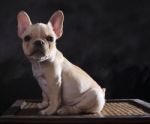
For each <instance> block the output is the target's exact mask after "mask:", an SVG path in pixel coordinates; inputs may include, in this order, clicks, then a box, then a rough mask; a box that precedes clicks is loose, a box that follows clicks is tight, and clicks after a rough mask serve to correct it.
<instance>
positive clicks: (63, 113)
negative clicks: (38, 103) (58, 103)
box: [57, 108, 67, 115]
mask: <svg viewBox="0 0 150 124" xmlns="http://www.w3.org/2000/svg"><path fill="white" fill-rule="evenodd" d="M66 113H67V112H66V109H63V108H60V109H58V110H57V114H58V115H65V114H66Z"/></svg>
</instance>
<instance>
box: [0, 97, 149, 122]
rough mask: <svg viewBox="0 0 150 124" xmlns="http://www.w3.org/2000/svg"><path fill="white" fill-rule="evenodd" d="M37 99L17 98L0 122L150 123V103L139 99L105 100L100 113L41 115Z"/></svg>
mask: <svg viewBox="0 0 150 124" xmlns="http://www.w3.org/2000/svg"><path fill="white" fill-rule="evenodd" d="M37 102H39V101H38V100H18V101H16V102H15V103H14V104H13V105H12V106H11V107H10V108H9V109H8V110H7V111H6V112H5V113H4V114H3V115H2V116H1V118H0V123H11V124H12V123H42V124H44V123H57V124H58V123H60V124H61V123H65V124H67V123H78V124H81V123H87V124H88V123H100V124H113V123H123V124H124V123H131V124H141V123H147V124H150V104H149V103H147V102H144V101H142V100H139V99H122V100H107V102H106V105H105V107H104V109H103V111H102V112H101V115H93V114H88V115H84V114H82V115H74V116H73V115H71V116H58V115H53V116H42V115H40V114H39V109H37Z"/></svg>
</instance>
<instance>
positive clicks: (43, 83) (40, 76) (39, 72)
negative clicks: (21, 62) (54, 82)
mask: <svg viewBox="0 0 150 124" xmlns="http://www.w3.org/2000/svg"><path fill="white" fill-rule="evenodd" d="M32 72H33V76H34V77H35V78H36V79H37V81H38V83H39V86H40V87H41V88H42V90H44V91H45V92H47V80H46V78H45V76H44V72H43V69H42V68H41V66H40V64H38V63H34V64H32Z"/></svg>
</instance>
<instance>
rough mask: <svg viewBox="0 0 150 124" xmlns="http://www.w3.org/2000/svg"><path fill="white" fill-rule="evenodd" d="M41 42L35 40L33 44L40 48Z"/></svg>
mask: <svg viewBox="0 0 150 124" xmlns="http://www.w3.org/2000/svg"><path fill="white" fill-rule="evenodd" d="M43 44H44V43H43V42H42V41H41V40H37V41H35V42H34V46H35V47H37V48H41V47H42V46H43Z"/></svg>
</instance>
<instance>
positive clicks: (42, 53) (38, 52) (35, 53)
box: [29, 49, 45, 58]
mask: <svg viewBox="0 0 150 124" xmlns="http://www.w3.org/2000/svg"><path fill="white" fill-rule="evenodd" d="M29 56H30V57H34V58H40V57H43V56H45V51H44V50H43V49H34V50H33V51H32V52H31V53H30V55H29Z"/></svg>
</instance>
